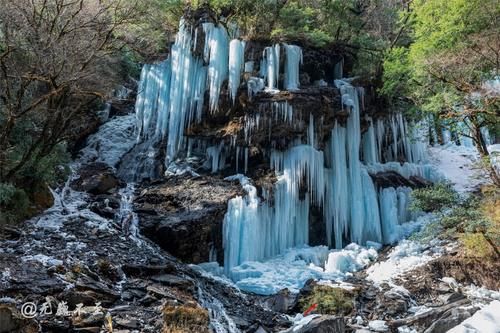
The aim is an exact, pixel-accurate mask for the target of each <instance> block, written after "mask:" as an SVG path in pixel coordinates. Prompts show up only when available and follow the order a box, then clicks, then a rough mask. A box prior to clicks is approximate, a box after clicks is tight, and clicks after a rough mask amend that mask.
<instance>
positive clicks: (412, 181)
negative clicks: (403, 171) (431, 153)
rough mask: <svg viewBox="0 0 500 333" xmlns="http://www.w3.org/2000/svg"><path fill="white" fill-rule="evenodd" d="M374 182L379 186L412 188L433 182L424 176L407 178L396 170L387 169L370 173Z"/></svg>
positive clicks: (425, 185)
mask: <svg viewBox="0 0 500 333" xmlns="http://www.w3.org/2000/svg"><path fill="white" fill-rule="evenodd" d="M370 176H371V177H372V179H373V182H374V183H375V185H376V186H377V187H378V188H386V187H394V188H397V187H410V188H413V189H415V188H422V187H427V186H430V185H431V183H430V182H429V181H427V180H425V179H423V178H420V177H417V176H411V177H410V178H405V177H403V176H402V175H400V174H399V173H397V172H395V171H385V172H378V173H376V174H370Z"/></svg>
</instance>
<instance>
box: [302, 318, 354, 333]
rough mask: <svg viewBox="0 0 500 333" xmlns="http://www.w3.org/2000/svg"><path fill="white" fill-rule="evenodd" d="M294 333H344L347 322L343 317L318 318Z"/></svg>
mask: <svg viewBox="0 0 500 333" xmlns="http://www.w3.org/2000/svg"><path fill="white" fill-rule="evenodd" d="M293 332H294V333H344V332H346V329H345V321H344V318H342V317H336V316H331V315H324V316H320V317H316V318H314V319H313V320H311V321H310V322H309V323H308V324H307V325H305V326H303V327H301V328H299V329H298V330H294V331H293Z"/></svg>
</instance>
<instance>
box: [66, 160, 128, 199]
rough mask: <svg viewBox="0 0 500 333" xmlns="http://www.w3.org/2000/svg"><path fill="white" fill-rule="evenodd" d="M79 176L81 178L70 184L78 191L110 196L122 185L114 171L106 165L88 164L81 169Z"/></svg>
mask: <svg viewBox="0 0 500 333" xmlns="http://www.w3.org/2000/svg"><path fill="white" fill-rule="evenodd" d="M78 174H79V176H80V177H79V178H78V179H75V180H73V182H72V183H71V184H70V186H71V187H72V188H73V189H75V190H77V191H82V192H88V193H91V194H108V193H111V191H112V190H114V189H116V188H117V187H118V186H119V185H120V182H119V180H118V178H117V177H116V176H115V174H114V172H113V170H112V169H111V168H110V167H109V166H108V165H106V164H104V163H91V164H86V165H84V166H83V167H81V168H80V170H79V171H78Z"/></svg>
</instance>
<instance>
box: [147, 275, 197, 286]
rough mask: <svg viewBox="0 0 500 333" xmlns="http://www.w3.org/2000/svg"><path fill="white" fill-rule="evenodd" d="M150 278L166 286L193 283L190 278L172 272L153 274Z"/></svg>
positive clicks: (191, 284)
mask: <svg viewBox="0 0 500 333" xmlns="http://www.w3.org/2000/svg"><path fill="white" fill-rule="evenodd" d="M151 280H153V281H155V282H159V283H161V284H164V285H167V286H176V287H184V288H186V287H191V286H193V283H192V282H191V281H190V280H187V279H186V278H182V277H180V276H176V275H172V274H161V275H154V276H152V277H151Z"/></svg>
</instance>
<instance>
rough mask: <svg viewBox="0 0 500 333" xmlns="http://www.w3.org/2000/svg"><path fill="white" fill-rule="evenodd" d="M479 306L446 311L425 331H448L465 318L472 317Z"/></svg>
mask: <svg viewBox="0 0 500 333" xmlns="http://www.w3.org/2000/svg"><path fill="white" fill-rule="evenodd" d="M475 310H477V308H471V309H467V308H456V309H450V310H448V311H446V312H445V313H444V314H443V315H442V316H441V318H439V319H438V320H436V321H435V322H434V323H432V325H431V326H430V327H429V328H427V329H426V330H425V331H424V333H441V332H447V331H448V330H450V329H452V328H453V327H455V326H457V325H459V324H460V323H461V322H463V321H464V320H465V319H467V318H470V317H471V316H472V315H473V314H474V312H475Z"/></svg>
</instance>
